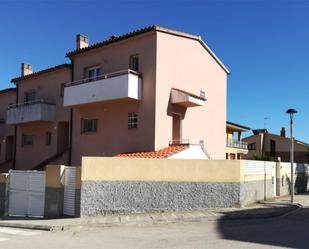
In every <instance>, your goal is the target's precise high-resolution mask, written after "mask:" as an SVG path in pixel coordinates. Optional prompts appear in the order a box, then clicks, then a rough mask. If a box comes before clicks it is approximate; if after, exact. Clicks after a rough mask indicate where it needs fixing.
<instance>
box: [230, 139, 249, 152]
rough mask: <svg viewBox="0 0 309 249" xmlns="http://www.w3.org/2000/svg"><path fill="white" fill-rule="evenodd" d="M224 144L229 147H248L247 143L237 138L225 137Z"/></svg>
mask: <svg viewBox="0 0 309 249" xmlns="http://www.w3.org/2000/svg"><path fill="white" fill-rule="evenodd" d="M226 146H227V147H231V148H238V149H245V150H247V149H248V143H246V142H243V141H238V140H232V139H227V140H226Z"/></svg>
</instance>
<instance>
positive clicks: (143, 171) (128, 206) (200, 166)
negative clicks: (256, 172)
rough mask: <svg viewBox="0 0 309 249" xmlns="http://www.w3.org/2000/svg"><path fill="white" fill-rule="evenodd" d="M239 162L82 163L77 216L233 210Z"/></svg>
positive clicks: (119, 160) (111, 160)
mask: <svg viewBox="0 0 309 249" xmlns="http://www.w3.org/2000/svg"><path fill="white" fill-rule="evenodd" d="M241 177H242V176H241V163H240V162H237V161H223V160H221V161H210V160H164V159H160V160H158V159H127V158H125V159H124V158H102V157H101V158H94V157H89V158H83V163H82V186H81V216H94V215H104V214H106V213H130V212H149V211H164V210H192V209H203V208H214V207H235V206H239V205H241V204H240V192H241V191H240V181H241Z"/></svg>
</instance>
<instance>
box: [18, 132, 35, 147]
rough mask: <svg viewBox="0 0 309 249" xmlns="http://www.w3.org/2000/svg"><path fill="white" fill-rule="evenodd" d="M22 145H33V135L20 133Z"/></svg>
mask: <svg viewBox="0 0 309 249" xmlns="http://www.w3.org/2000/svg"><path fill="white" fill-rule="evenodd" d="M21 144H22V147H24V146H30V145H33V135H25V134H23V135H22V141H21Z"/></svg>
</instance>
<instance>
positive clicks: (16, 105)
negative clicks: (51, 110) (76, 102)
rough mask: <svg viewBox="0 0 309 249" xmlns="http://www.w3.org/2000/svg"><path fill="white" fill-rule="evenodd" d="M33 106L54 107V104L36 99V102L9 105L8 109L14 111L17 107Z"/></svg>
mask: <svg viewBox="0 0 309 249" xmlns="http://www.w3.org/2000/svg"><path fill="white" fill-rule="evenodd" d="M34 104H46V105H56V104H54V103H50V102H48V101H45V100H43V99H36V100H31V101H26V102H22V103H17V104H10V105H9V106H8V109H14V108H17V107H21V106H26V105H34Z"/></svg>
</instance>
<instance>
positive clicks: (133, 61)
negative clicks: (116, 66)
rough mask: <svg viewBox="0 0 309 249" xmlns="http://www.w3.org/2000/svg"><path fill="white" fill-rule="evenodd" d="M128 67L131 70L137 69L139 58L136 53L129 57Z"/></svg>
mask: <svg viewBox="0 0 309 249" xmlns="http://www.w3.org/2000/svg"><path fill="white" fill-rule="evenodd" d="M130 69H131V70H133V71H136V72H138V71H139V58H138V55H132V56H131V57H130Z"/></svg>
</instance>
